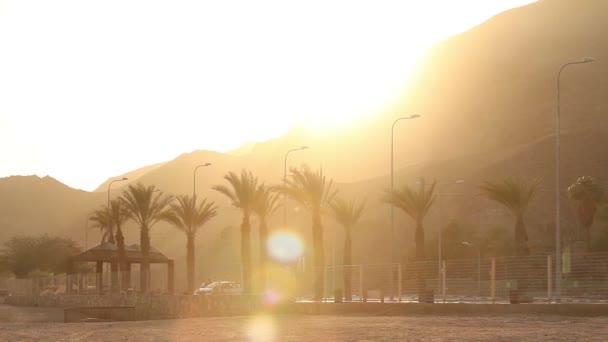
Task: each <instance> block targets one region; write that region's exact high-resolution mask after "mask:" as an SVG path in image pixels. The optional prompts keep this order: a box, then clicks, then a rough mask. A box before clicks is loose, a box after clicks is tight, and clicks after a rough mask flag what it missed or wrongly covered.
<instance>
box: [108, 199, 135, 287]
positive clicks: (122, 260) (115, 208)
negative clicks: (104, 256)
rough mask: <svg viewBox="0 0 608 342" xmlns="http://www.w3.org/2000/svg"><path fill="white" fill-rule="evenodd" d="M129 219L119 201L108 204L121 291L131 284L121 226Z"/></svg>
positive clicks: (115, 200)
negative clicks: (113, 229) (121, 275)
mask: <svg viewBox="0 0 608 342" xmlns="http://www.w3.org/2000/svg"><path fill="white" fill-rule="evenodd" d="M128 218H129V213H128V212H127V210H126V209H125V207H124V206H123V203H122V200H121V199H118V198H117V199H114V200H112V201H111V202H110V222H111V224H112V226H113V227H115V231H116V233H115V240H116V248H117V249H118V265H119V269H120V271H121V272H123V277H122V278H121V279H122V289H127V288H128V287H129V284H130V283H131V275H130V266H129V265H128V264H127V253H126V251H125V236H124V235H123V233H122V224H123V223H124V222H125V221H126V220H127V219H128Z"/></svg>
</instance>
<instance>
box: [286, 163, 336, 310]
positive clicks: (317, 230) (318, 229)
mask: <svg viewBox="0 0 608 342" xmlns="http://www.w3.org/2000/svg"><path fill="white" fill-rule="evenodd" d="M278 189H279V191H281V192H283V193H285V194H286V195H287V196H289V197H290V198H292V199H294V200H295V201H297V202H298V203H300V204H301V205H303V206H304V207H306V208H307V209H308V210H309V211H310V213H311V216H312V240H313V249H314V259H315V260H314V264H315V283H314V289H315V296H314V298H315V300H321V299H322V298H323V284H324V281H325V276H324V267H325V253H324V250H323V225H322V223H321V214H322V211H323V209H324V208H325V207H326V206H327V205H329V203H330V202H331V201H332V199H333V198H334V197H335V196H336V194H337V192H338V191H337V190H335V189H333V180H329V181H328V180H327V179H326V177H325V175H324V174H323V170H322V169H319V170H318V171H313V170H311V169H310V167H308V166H307V165H304V166H302V167H300V168H291V175H290V177H289V179H287V180H286V185H285V187H278Z"/></svg>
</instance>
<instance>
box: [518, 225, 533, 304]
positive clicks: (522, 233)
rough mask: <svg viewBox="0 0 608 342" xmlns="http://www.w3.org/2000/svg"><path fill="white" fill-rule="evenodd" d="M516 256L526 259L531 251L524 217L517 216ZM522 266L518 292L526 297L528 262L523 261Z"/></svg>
mask: <svg viewBox="0 0 608 342" xmlns="http://www.w3.org/2000/svg"><path fill="white" fill-rule="evenodd" d="M515 255H516V256H520V257H524V258H525V257H526V256H528V255H530V249H529V248H528V233H527V232H526V226H525V225H524V218H523V215H521V214H517V216H516V219H515ZM518 264H519V265H520V266H519V268H520V270H519V277H518V280H517V282H518V284H517V291H518V292H519V295H520V296H522V297H525V296H526V292H527V291H528V262H527V261H526V260H521V261H520V262H519V263H518Z"/></svg>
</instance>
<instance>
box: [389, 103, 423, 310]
mask: <svg viewBox="0 0 608 342" xmlns="http://www.w3.org/2000/svg"><path fill="white" fill-rule="evenodd" d="M419 117H420V115H418V114H412V115H409V116H403V117H400V118H397V119H395V121H393V125H392V126H391V194H392V193H393V188H394V184H395V177H394V163H393V159H394V157H393V154H394V151H395V144H394V143H395V125H396V124H397V122H399V121H401V120H410V119H416V118H419ZM394 263H395V207H394V206H393V205H392V204H391V280H390V287H391V300H393V293H394V290H395V289H394V286H393V281H394V280H393V278H394V276H393V269H392V267H393V264H394Z"/></svg>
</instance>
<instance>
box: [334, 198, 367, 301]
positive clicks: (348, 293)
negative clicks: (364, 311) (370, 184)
mask: <svg viewBox="0 0 608 342" xmlns="http://www.w3.org/2000/svg"><path fill="white" fill-rule="evenodd" d="M364 208H365V201H363V202H360V203H356V201H355V200H352V201H350V202H347V201H345V200H343V199H342V198H335V199H334V200H333V201H332V202H331V213H332V216H333V218H334V219H335V220H336V222H338V223H339V224H340V225H341V226H342V227H344V233H345V236H344V297H345V298H346V300H348V301H350V300H352V287H351V278H352V270H351V268H350V267H351V265H352V264H353V260H352V229H353V228H354V227H355V226H356V225H357V223H358V222H359V220H360V219H361V216H362V215H363V209H364Z"/></svg>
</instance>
